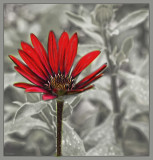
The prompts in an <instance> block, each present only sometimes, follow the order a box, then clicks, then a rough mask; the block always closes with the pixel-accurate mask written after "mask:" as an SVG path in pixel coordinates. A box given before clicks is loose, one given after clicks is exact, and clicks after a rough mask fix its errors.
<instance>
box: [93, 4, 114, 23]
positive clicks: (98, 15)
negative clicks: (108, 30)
mask: <svg viewBox="0 0 153 160" xmlns="http://www.w3.org/2000/svg"><path fill="white" fill-rule="evenodd" d="M93 16H94V17H93V18H94V19H95V21H96V23H97V24H98V25H106V24H108V23H109V22H110V20H111V19H112V16H113V5H111V4H100V5H96V7H95V9H94V13H93Z"/></svg>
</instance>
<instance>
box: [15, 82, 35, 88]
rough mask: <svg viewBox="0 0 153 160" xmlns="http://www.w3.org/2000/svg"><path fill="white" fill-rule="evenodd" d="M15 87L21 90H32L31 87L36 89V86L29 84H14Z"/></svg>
mask: <svg viewBox="0 0 153 160" xmlns="http://www.w3.org/2000/svg"><path fill="white" fill-rule="evenodd" d="M14 86H15V87H20V88H25V89H27V88H30V87H34V85H32V84H28V83H15V84H14Z"/></svg>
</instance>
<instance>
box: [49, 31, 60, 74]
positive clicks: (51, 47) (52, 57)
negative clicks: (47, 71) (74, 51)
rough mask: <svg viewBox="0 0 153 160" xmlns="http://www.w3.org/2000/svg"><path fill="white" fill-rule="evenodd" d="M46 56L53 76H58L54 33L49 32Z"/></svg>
mask: <svg viewBox="0 0 153 160" xmlns="http://www.w3.org/2000/svg"><path fill="white" fill-rule="evenodd" d="M48 55H49V63H50V66H51V68H52V70H53V72H54V73H55V74H58V55H57V45H56V39H55V35H54V32H53V31H51V32H50V33H49V37H48Z"/></svg>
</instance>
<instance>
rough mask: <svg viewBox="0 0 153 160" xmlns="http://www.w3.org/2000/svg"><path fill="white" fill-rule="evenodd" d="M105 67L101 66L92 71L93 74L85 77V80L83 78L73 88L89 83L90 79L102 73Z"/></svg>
mask: <svg viewBox="0 0 153 160" xmlns="http://www.w3.org/2000/svg"><path fill="white" fill-rule="evenodd" d="M106 67H107V63H105V64H103V65H102V66H101V67H100V68H98V69H97V70H96V71H94V72H93V73H91V74H89V75H88V76H86V77H85V78H83V79H82V80H81V81H80V82H78V83H77V84H76V85H75V86H76V87H78V86H80V85H81V84H83V83H85V82H86V81H89V80H90V79H91V78H93V77H94V76H96V75H97V74H99V73H100V72H102V71H103V70H104V69H105V68H106Z"/></svg>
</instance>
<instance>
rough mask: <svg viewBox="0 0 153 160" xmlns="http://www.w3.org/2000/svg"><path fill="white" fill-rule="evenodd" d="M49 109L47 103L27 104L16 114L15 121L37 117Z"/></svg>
mask: <svg viewBox="0 0 153 160" xmlns="http://www.w3.org/2000/svg"><path fill="white" fill-rule="evenodd" d="M45 107H47V103H45V102H43V101H40V102H37V103H28V102H27V103H25V104H23V105H22V106H21V107H20V108H19V109H18V110H17V112H16V114H15V118H14V121H16V120H20V119H24V118H26V117H29V116H32V115H35V114H37V113H39V112H41V110H42V109H44V108H45Z"/></svg>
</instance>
